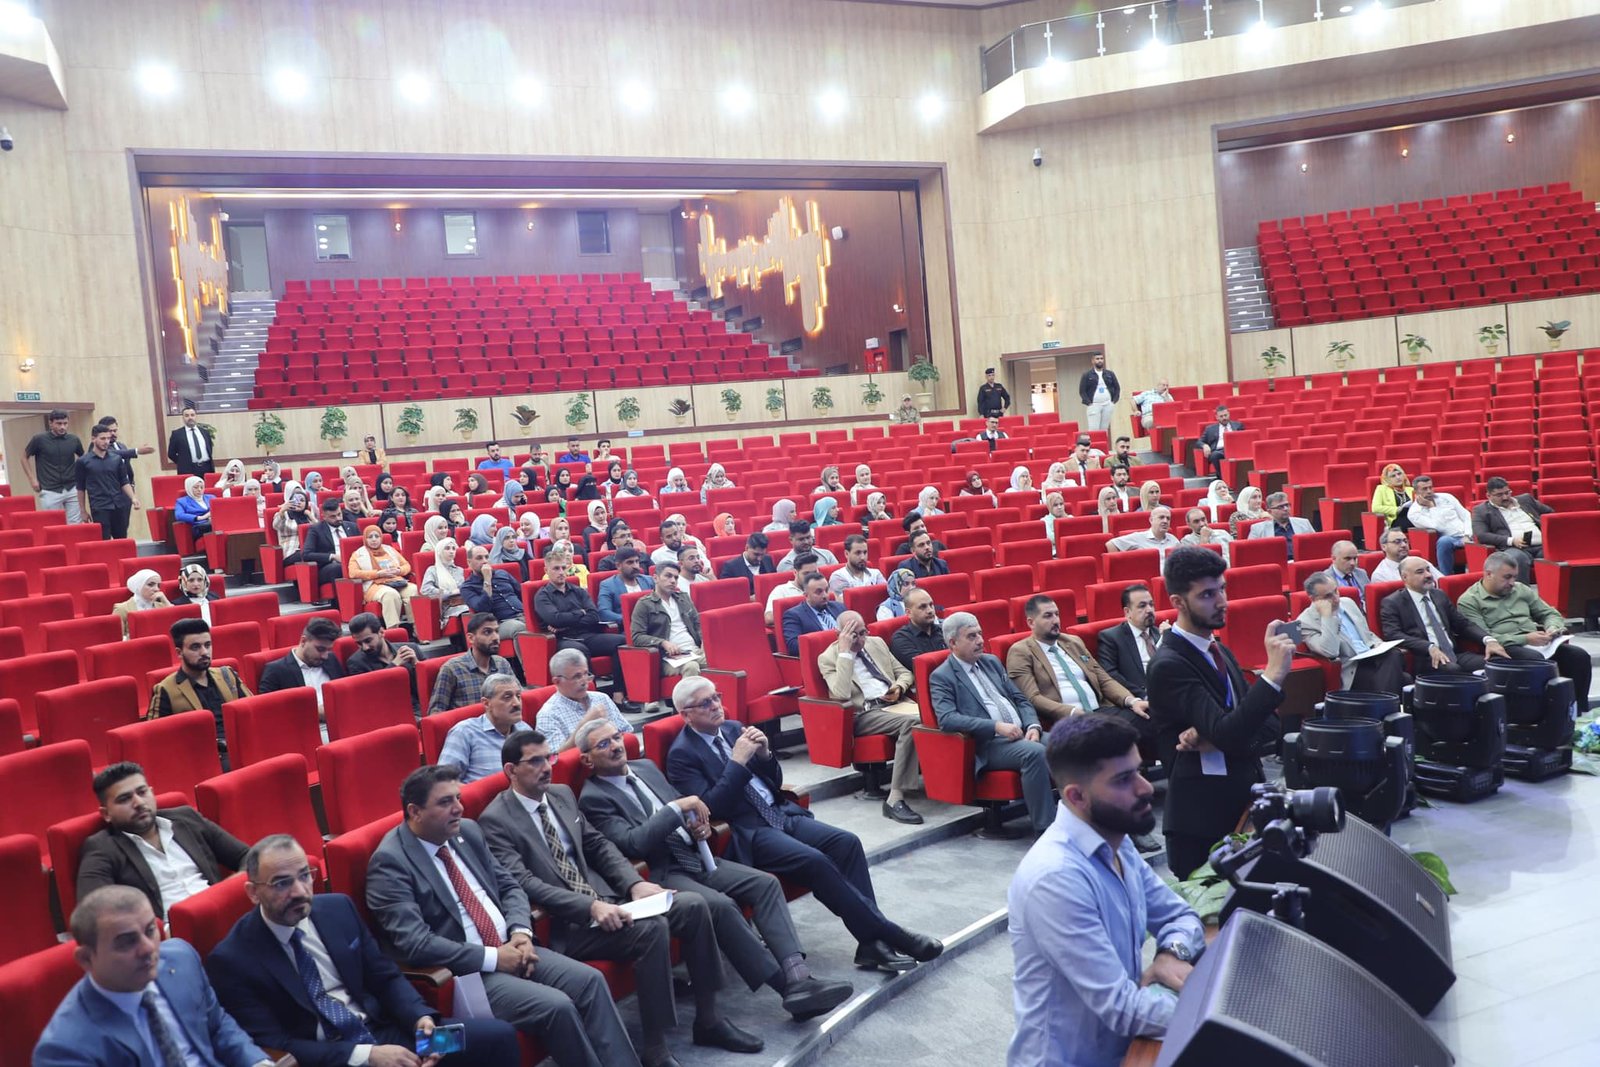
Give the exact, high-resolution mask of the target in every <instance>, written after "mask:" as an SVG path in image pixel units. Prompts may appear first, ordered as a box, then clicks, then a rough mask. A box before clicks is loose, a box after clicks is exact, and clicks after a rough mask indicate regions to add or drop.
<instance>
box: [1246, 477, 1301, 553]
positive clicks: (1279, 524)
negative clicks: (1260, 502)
mask: <svg viewBox="0 0 1600 1067" xmlns="http://www.w3.org/2000/svg"><path fill="white" fill-rule="evenodd" d="M1315 532H1316V531H1315V530H1314V529H1313V528H1312V526H1311V522H1310V520H1308V519H1302V518H1300V517H1299V516H1298V515H1290V514H1289V494H1288V493H1273V494H1272V495H1271V496H1269V497H1267V521H1266V522H1258V523H1256V524H1255V525H1254V526H1252V527H1250V537H1249V540H1251V541H1260V540H1262V539H1263V538H1267V537H1281V538H1283V550H1284V551H1285V552H1286V553H1288V555H1289V561H1290V562H1291V563H1292V562H1294V539H1295V535H1296V534H1308V533H1315Z"/></svg>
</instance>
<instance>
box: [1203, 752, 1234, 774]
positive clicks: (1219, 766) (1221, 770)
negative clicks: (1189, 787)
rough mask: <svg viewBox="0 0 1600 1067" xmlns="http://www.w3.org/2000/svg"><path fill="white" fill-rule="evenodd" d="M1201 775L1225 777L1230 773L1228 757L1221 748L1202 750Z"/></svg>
mask: <svg viewBox="0 0 1600 1067" xmlns="http://www.w3.org/2000/svg"><path fill="white" fill-rule="evenodd" d="M1200 773H1201V774H1219V775H1225V774H1227V773H1228V760H1227V757H1226V756H1224V755H1223V754H1222V750H1221V749H1220V748H1212V749H1201V751H1200Z"/></svg>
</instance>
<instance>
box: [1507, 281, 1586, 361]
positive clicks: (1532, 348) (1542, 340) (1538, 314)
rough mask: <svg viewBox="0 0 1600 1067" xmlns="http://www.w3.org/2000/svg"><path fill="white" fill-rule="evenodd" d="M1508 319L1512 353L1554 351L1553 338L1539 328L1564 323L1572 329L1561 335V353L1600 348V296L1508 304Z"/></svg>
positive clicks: (1559, 346)
mask: <svg viewBox="0 0 1600 1067" xmlns="http://www.w3.org/2000/svg"><path fill="white" fill-rule="evenodd" d="M1506 315H1507V317H1508V319H1509V322H1508V325H1507V334H1508V337H1507V339H1508V340H1509V341H1510V342H1511V347H1510V349H1509V351H1511V352H1548V351H1550V350H1551V349H1550V338H1548V337H1547V336H1545V332H1544V331H1543V330H1541V329H1539V327H1541V326H1543V325H1544V324H1545V323H1547V322H1561V321H1562V320H1563V319H1565V320H1566V321H1567V322H1570V323H1572V325H1571V326H1570V327H1569V328H1568V329H1567V332H1566V333H1564V334H1562V335H1561V340H1560V342H1558V345H1557V347H1558V348H1559V349H1561V350H1566V349H1572V348H1600V294H1593V293H1591V294H1590V295H1588V296H1569V297H1565V298H1562V299H1558V300H1530V301H1528V302H1526V303H1521V304H1507V305H1506ZM1502 351H1506V350H1505V349H1502Z"/></svg>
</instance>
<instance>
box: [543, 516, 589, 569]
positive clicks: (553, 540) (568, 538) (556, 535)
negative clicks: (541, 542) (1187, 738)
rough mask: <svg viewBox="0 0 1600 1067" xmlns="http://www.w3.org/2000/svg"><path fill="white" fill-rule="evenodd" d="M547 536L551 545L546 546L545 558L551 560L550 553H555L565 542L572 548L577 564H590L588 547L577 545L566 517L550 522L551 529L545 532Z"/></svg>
mask: <svg viewBox="0 0 1600 1067" xmlns="http://www.w3.org/2000/svg"><path fill="white" fill-rule="evenodd" d="M545 536H546V537H548V538H550V543H549V544H548V545H545V546H544V557H545V558H546V559H549V558H550V553H551V552H553V551H555V548H556V546H557V545H558V544H560V543H562V542H563V541H565V542H566V543H567V544H569V545H571V546H572V555H573V559H574V561H575V562H579V563H585V564H586V563H588V561H589V552H588V549H587V547H586V546H584V545H580V544H578V543H577V541H576V539H575V538H573V536H572V524H571V523H569V522H568V521H567V517H566V516H565V515H558V516H557V517H556V518H555V519H553V520H551V522H550V529H548V530H546V531H545Z"/></svg>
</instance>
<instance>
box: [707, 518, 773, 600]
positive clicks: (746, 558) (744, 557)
mask: <svg viewBox="0 0 1600 1067" xmlns="http://www.w3.org/2000/svg"><path fill="white" fill-rule="evenodd" d="M768 544H769V542H768V541H767V535H766V534H764V533H753V534H751V535H750V536H749V537H747V538H745V540H744V551H743V552H741V553H739V554H738V555H737V556H734V557H733V558H732V559H727V560H723V561H722V566H721V567H719V568H718V569H717V577H718V578H743V579H744V580H745V581H747V582H749V583H750V594H751V595H752V596H754V595H755V591H756V575H758V574H772V573H773V572H775V571H776V570H777V569H778V568H777V565H776V564H774V563H773V562H772V557H771V556H769V555H768V554H767V545H768Z"/></svg>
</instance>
